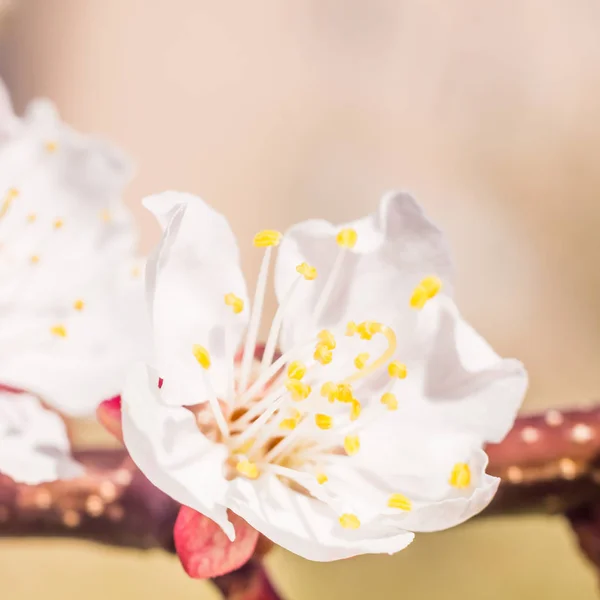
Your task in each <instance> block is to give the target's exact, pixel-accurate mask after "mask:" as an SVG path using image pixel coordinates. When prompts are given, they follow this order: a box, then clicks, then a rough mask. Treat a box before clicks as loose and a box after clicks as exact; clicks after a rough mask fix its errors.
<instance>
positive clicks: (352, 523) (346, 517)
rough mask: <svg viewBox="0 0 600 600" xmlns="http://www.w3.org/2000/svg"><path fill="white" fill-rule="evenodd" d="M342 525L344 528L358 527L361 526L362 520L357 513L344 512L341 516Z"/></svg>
mask: <svg viewBox="0 0 600 600" xmlns="http://www.w3.org/2000/svg"><path fill="white" fill-rule="evenodd" d="M340 525H341V526H342V527H343V528H344V529H358V528H359V527H360V521H359V520H358V517H357V516H356V515H353V514H350V513H344V514H343V515H342V516H341V517H340Z"/></svg>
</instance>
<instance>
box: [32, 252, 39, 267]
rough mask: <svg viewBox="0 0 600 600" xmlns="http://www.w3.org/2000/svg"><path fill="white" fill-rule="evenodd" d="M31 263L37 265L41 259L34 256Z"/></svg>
mask: <svg viewBox="0 0 600 600" xmlns="http://www.w3.org/2000/svg"><path fill="white" fill-rule="evenodd" d="M29 262H30V263H31V264H32V265H37V264H38V263H39V262H40V257H39V256H38V255H37V254H34V255H33V256H32V257H31V258H30V259H29Z"/></svg>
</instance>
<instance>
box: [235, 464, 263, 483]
mask: <svg viewBox="0 0 600 600" xmlns="http://www.w3.org/2000/svg"><path fill="white" fill-rule="evenodd" d="M236 469H237V470H238V473H240V474H241V475H243V476H244V477H247V478H248V479H257V478H258V476H259V475H260V470H259V468H258V467H257V466H256V464H255V463H253V462H250V461H249V460H240V462H239V463H238V464H237V466H236Z"/></svg>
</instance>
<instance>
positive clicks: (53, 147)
mask: <svg viewBox="0 0 600 600" xmlns="http://www.w3.org/2000/svg"><path fill="white" fill-rule="evenodd" d="M44 148H45V149H46V152H49V153H50V154H52V153H53V152H56V151H57V150H58V142H55V141H54V140H51V141H49V142H46V143H45V144H44Z"/></svg>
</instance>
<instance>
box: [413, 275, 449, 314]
mask: <svg viewBox="0 0 600 600" xmlns="http://www.w3.org/2000/svg"><path fill="white" fill-rule="evenodd" d="M441 289H442V282H441V280H440V278H439V277H436V276H435V275H430V276H429V277H425V279H422V280H421V282H420V283H419V284H418V285H417V286H416V287H415V289H414V290H413V293H412V296H411V297H410V305H411V306H412V308H416V309H417V310H420V309H421V308H423V307H424V306H425V304H426V303H427V300H431V298H433V297H434V296H436V295H437V293H438V292H439V291H440V290H441Z"/></svg>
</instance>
